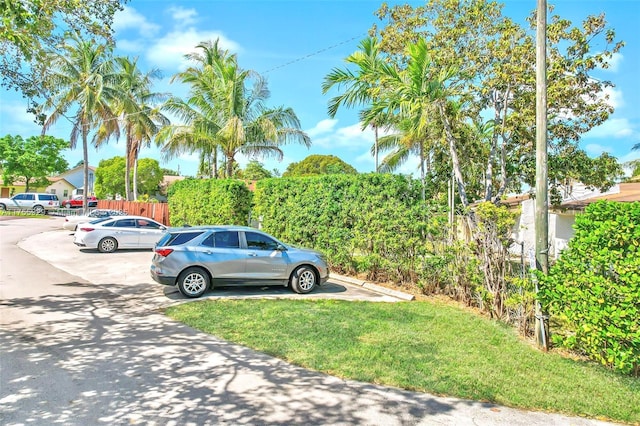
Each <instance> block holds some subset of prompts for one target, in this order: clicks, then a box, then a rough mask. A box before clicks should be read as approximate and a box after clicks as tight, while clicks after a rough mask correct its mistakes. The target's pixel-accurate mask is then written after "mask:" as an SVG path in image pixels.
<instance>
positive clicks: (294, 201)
mask: <svg viewBox="0 0 640 426" xmlns="http://www.w3.org/2000/svg"><path fill="white" fill-rule="evenodd" d="M432 209H433V208H427V207H424V204H423V203H422V202H421V186H420V183H419V182H418V181H415V180H412V179H410V178H407V177H404V176H398V175H390V174H360V175H324V176H319V177H307V178H279V179H264V180H260V181H258V182H257V184H256V191H255V194H254V209H253V213H254V218H256V219H259V220H260V221H261V223H262V228H263V229H264V230H265V231H267V232H270V233H272V234H273V235H275V236H277V237H278V238H281V239H282V240H284V241H287V242H289V243H292V244H298V245H303V246H307V247H312V248H316V249H319V250H322V251H323V252H324V253H325V254H326V255H327V257H328V258H329V262H330V264H331V267H332V269H333V270H335V271H336V272H346V273H366V274H367V277H368V278H376V279H378V280H387V279H388V280H394V281H396V282H408V281H412V282H413V281H416V273H419V272H420V269H421V266H420V265H421V264H422V263H423V261H424V259H425V257H426V256H427V255H428V252H429V248H430V247H432V246H433V243H432V241H433V238H432V235H433V233H434V231H435V232H441V225H442V221H443V220H444V221H446V214H444V213H442V212H437V211H436V212H435V214H434V212H433V211H431V210H432ZM436 210H437V209H436Z"/></svg>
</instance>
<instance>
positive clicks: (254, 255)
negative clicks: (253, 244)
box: [248, 253, 258, 257]
mask: <svg viewBox="0 0 640 426" xmlns="http://www.w3.org/2000/svg"><path fill="white" fill-rule="evenodd" d="M248 255H249V256H251V257H256V256H258V254H257V253H248Z"/></svg>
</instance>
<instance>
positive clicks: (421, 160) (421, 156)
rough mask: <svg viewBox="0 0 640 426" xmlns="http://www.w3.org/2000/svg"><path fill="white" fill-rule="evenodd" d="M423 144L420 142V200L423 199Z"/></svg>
mask: <svg viewBox="0 0 640 426" xmlns="http://www.w3.org/2000/svg"><path fill="white" fill-rule="evenodd" d="M425 181H426V179H425V173H424V144H423V143H422V142H420V182H422V201H425V198H426V194H425V185H426V183H425Z"/></svg>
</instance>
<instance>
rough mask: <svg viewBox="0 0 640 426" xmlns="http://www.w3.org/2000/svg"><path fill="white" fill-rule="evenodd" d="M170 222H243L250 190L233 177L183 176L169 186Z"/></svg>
mask: <svg viewBox="0 0 640 426" xmlns="http://www.w3.org/2000/svg"><path fill="white" fill-rule="evenodd" d="M168 198H169V217H170V218H171V219H170V220H171V226H182V225H184V224H189V225H246V224H247V223H248V221H249V212H250V210H251V192H250V191H249V189H248V188H247V186H246V185H245V183H244V182H242V181H240V180H235V179H185V180H182V181H178V182H175V183H174V184H173V185H171V186H170V187H169V197H168Z"/></svg>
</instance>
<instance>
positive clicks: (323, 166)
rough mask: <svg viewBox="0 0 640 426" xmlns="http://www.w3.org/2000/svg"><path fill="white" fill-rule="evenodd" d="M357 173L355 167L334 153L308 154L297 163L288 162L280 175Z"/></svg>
mask: <svg viewBox="0 0 640 426" xmlns="http://www.w3.org/2000/svg"><path fill="white" fill-rule="evenodd" d="M357 173H358V171H357V170H356V169H354V168H353V167H352V166H350V165H349V164H347V163H345V162H344V161H342V160H341V159H340V158H338V157H336V156H335V155H310V156H308V157H307V158H305V159H304V160H302V161H300V162H298V163H291V164H289V166H288V167H287V170H285V172H284V173H283V174H282V177H294V176H315V175H328V174H357Z"/></svg>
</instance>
